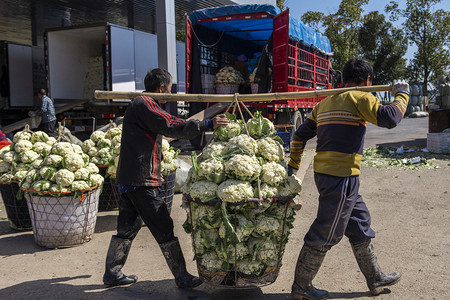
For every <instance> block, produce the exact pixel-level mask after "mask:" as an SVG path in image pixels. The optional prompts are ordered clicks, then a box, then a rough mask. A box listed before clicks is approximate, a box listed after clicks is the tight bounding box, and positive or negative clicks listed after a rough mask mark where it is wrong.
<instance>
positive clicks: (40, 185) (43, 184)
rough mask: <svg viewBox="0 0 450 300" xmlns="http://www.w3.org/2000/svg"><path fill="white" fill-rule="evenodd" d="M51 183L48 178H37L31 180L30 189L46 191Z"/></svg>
mask: <svg viewBox="0 0 450 300" xmlns="http://www.w3.org/2000/svg"><path fill="white" fill-rule="evenodd" d="M51 185H52V183H51V182H50V181H48V180H37V181H35V182H33V184H32V185H31V189H32V190H34V191H39V192H43V191H48V189H49V188H50V186H51Z"/></svg>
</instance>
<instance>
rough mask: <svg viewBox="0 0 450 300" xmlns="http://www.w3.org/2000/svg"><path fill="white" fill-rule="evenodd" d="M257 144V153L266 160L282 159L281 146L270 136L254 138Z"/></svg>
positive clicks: (282, 150) (277, 160)
mask: <svg viewBox="0 0 450 300" xmlns="http://www.w3.org/2000/svg"><path fill="white" fill-rule="evenodd" d="M256 143H257V144H258V151H257V154H258V155H260V156H262V157H263V158H264V159H265V160H267V161H274V162H280V161H281V160H283V159H284V149H283V146H282V145H281V144H280V143H278V142H277V141H275V140H274V139H272V138H270V137H264V138H261V139H259V140H256Z"/></svg>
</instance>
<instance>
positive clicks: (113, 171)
mask: <svg viewBox="0 0 450 300" xmlns="http://www.w3.org/2000/svg"><path fill="white" fill-rule="evenodd" d="M107 172H108V175H109V176H111V177H116V173H117V167H116V166H114V165H112V166H109V167H108V170H107Z"/></svg>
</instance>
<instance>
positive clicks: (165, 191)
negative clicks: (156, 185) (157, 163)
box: [160, 139, 180, 214]
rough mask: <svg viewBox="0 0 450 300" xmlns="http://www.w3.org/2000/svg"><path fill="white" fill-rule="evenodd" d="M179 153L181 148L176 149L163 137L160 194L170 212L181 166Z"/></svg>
mask: <svg viewBox="0 0 450 300" xmlns="http://www.w3.org/2000/svg"><path fill="white" fill-rule="evenodd" d="M179 153H180V150H176V151H175V150H174V149H173V147H172V146H170V144H169V142H168V141H167V140H166V139H162V154H163V160H162V161H161V176H162V183H161V193H160V195H161V198H162V199H163V200H164V202H165V203H166V206H167V210H168V211H169V214H170V212H171V211H172V202H173V195H174V192H175V178H176V170H177V169H178V168H179V167H180V164H179V163H178V154H179Z"/></svg>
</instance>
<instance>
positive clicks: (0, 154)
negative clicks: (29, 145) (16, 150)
mask: <svg viewBox="0 0 450 300" xmlns="http://www.w3.org/2000/svg"><path fill="white" fill-rule="evenodd" d="M12 150H13V149H12V148H11V145H8V146H5V147H3V148H1V149H0V160H2V159H3V156H4V155H5V153H6V152H9V151H12Z"/></svg>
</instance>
